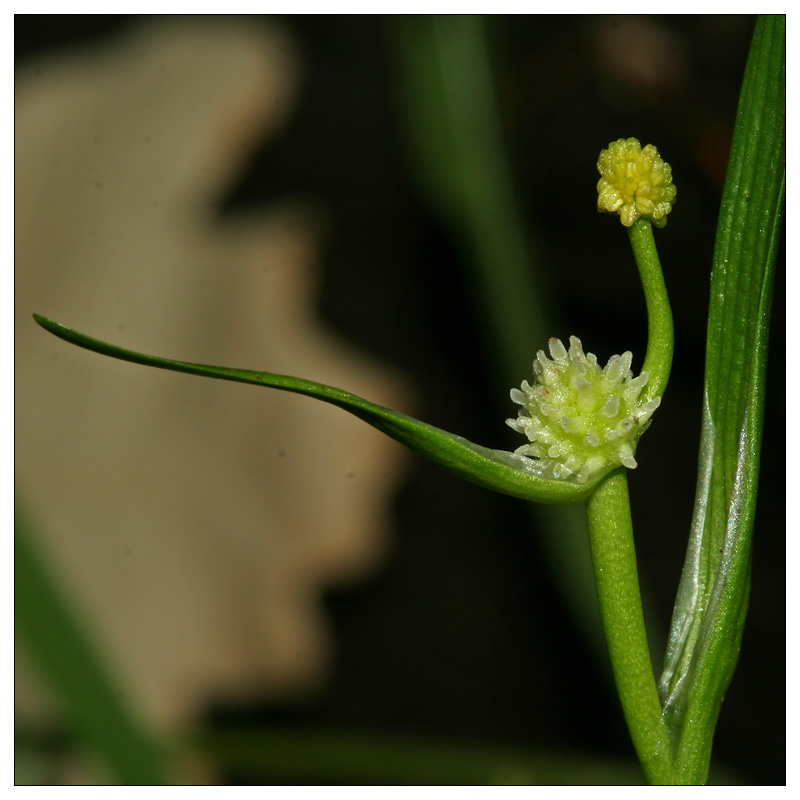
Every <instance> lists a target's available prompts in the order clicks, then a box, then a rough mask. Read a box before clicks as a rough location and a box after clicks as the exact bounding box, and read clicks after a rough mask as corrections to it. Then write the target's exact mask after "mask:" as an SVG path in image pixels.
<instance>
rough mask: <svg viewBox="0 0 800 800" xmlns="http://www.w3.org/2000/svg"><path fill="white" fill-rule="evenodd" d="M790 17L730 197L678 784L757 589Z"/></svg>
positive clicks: (714, 314)
mask: <svg viewBox="0 0 800 800" xmlns="http://www.w3.org/2000/svg"><path fill="white" fill-rule="evenodd" d="M785 27H786V22H785V17H783V16H780V15H779V16H764V17H760V18H759V20H758V22H757V24H756V29H755V34H754V37H753V43H752V47H751V50H750V56H749V59H748V62H747V68H746V72H745V79H744V83H743V86H742V93H741V97H740V101H739V110H738V115H737V120H736V129H735V133H734V140H733V146H732V148H731V156H730V164H729V167H728V174H727V178H726V182H725V190H724V193H723V199H722V209H721V212H720V219H719V226H718V229H717V242H716V249H715V253H714V267H713V273H712V281H711V308H710V313H709V324H708V342H707V350H706V376H705V402H704V405H705V408H704V412H703V425H702V444H701V451H700V465H699V478H698V489H697V498H696V503H695V512H694V520H693V524H692V535H691V539H690V543H689V549H688V553H687V559H686V564H685V566H684V571H683V576H682V578H681V584H680V587H679V590H678V597H677V601H676V605H675V612H674V616H673V621H672V630H671V634H670V642H669V645H668V648H667V655H666V660H665V670H664V674H663V675H662V678H661V682H660V691H661V695H662V699H663V701H664V703H665V712H666V717H667V720H668V722H669V724H670V726H671V727H672V729H673V733H674V739H675V742H676V746H677V747H676V751H677V756H676V762H675V765H674V769H673V773H674V778H675V782H676V783H703V782H704V781H705V780H706V776H707V773H708V765H709V760H710V754H711V744H712V739H713V735H714V729H715V726H716V722H717V717H718V715H719V711H720V707H721V704H722V700H723V697H724V695H725V692H726V690H727V688H728V685H729V683H730V681H731V678H732V676H733V672H734V669H735V667H736V662H737V659H738V654H739V645H740V641H741V637H742V630H743V626H744V619H745V615H746V612H747V603H748V595H749V588H750V560H751V550H752V536H753V521H754V515H755V506H756V492H757V487H758V472H759V457H760V449H761V433H762V427H763V419H764V399H765V392H766V388H765V373H766V357H767V339H768V332H769V321H770V302H771V298H772V286H773V282H774V272H775V262H776V254H777V250H778V247H779V244H780V239H781V233H782V210H783V199H784V190H785V181H786V168H785V147H786V145H785V114H786V111H785V38H786V35H785Z"/></svg>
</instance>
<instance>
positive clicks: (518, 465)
mask: <svg viewBox="0 0 800 800" xmlns="http://www.w3.org/2000/svg"><path fill="white" fill-rule="evenodd" d="M33 316H34V319H35V320H36V322H38V323H39V325H41V326H42V327H43V328H45V329H46V330H48V331H50V332H51V333H53V334H55V335H56V336H58V337H60V338H61V339H64V340H66V341H68V342H71V343H73V344H76V345H78V346H79V347H84V348H86V349H87V350H92V351H94V352H96V353H101V354H103V355H106V356H111V357H112V358H118V359H121V360H123V361H131V362H133V363H134V364H143V365H145V366H149V367H159V368H161V369H168V370H174V371H175V372H187V373H189V374H191V375H202V376H204V377H207V378H219V379H220V380H226V381H237V382H239V383H251V384H255V385H256V386H268V387H271V388H273V389H282V390H283V391H286V392H295V393H297V394H303V395H308V396H309V397H314V398H316V399H317V400H322V401H323V402H324V403H330V404H331V405H334V406H338V407H339V408H343V409H344V410H345V411H349V412H350V413H351V414H354V415H355V416H357V417H359V418H360V419H362V420H364V421H365V422H367V423H368V424H370V425H372V426H373V427H374V428H377V429H378V430H380V431H383V433H385V434H387V436H391V438H392V439H395V440H397V441H398V442H400V443H401V444H404V445H406V446H407V447H409V448H411V449H412V450H413V451H414V452H416V453H418V454H419V455H421V456H424V457H425V458H428V459H430V460H431V461H433V462H434V463H435V464H438V465H439V466H441V467H444V468H445V469H446V470H448V471H450V472H452V473H453V474H455V475H458V476H459V477H461V478H464V479H466V480H468V481H472V482H473V483H477V484H478V485H479V486H483V487H485V488H487V489H492V490H494V491H496V492H501V493H503V494H509V495H512V496H513V497H519V498H521V499H523V500H533V501H536V502H539V503H554V504H561V503H578V502H581V501H582V500H585V499H586V498H587V497H588V496H589V495H590V494H591V492H592V490H593V489H594V487H595V486H596V485H597V483H598V481H599V480H600V478H602V477H603V476H602V475H599V476H597V477H596V478H594V479H593V480H590V481H588V482H586V483H583V484H578V483H572V482H571V481H569V480H555V479H551V478H550V477H548V476H547V474H546V471H545V469H544V467H543V466H542V465H540V463H539V462H538V461H535V460H533V459H530V458H526V457H524V456H518V455H515V454H514V453H510V452H507V451H505V450H490V449H489V448H487V447H481V446H480V445H477V444H473V443H472V442H469V441H467V440H466V439H464V438H462V437H461V436H456V435H455V434H452V433H448V432H447V431H443V430H441V429H440V428H435V427H434V426H433V425H428V424H426V423H424V422H420V421H419V420H417V419H414V418H412V417H408V416H406V415H405V414H400V413H399V412H397V411H392V410H391V409H388V408H384V407H383V406H379V405H376V404H375V403H370V402H369V401H368V400H364V399H363V398H361V397H358V396H357V395H354V394H351V393H350V392H346V391H344V390H343V389H337V388H335V387H333V386H326V385H325V384H322V383H315V382H314V381H308V380H304V379H302V378H293V377H290V376H288V375H275V374H273V373H271V372H256V371H254V370H249V369H231V368H229V367H214V366H207V365H204V364H192V363H188V362H185V361H174V360H172V359H167V358H158V357H156V356H149V355H144V354H143V353H136V352H134V351H132V350H126V349H124V348H122V347H117V346H116V345H113V344H108V343H106V342H102V341H100V340H98V339H93V338H91V337H90V336H86V335H85V334H83V333H79V332H78V331H75V330H72V329H71V328H68V327H66V326H65V325H62V324H60V323H58V322H54V321H53V320H51V319H47V317H42V316H40V315H38V314H34V315H33Z"/></svg>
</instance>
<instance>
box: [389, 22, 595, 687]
mask: <svg viewBox="0 0 800 800" xmlns="http://www.w3.org/2000/svg"><path fill="white" fill-rule="evenodd" d="M498 19H499V18H498ZM497 21H498V20H494V19H492V20H488V19H486V18H485V17H482V16H481V15H471V14H461V15H460V14H455V15H449V16H448V15H436V14H431V15H425V16H408V15H406V16H398V17H396V18H395V20H394V24H395V34H396V52H397V64H398V72H399V79H400V81H399V83H400V85H401V87H402V103H403V105H402V111H403V113H402V119H403V121H404V122H405V123H406V126H407V129H408V131H407V139H408V142H409V145H410V151H411V152H410V156H411V160H412V163H413V166H415V167H416V174H417V176H418V178H419V181H420V183H421V185H422V186H423V189H424V190H425V192H426V195H427V196H428V198H429V202H430V203H431V205H432V206H433V207H434V208H435V209H436V211H437V213H438V215H439V216H440V218H441V219H442V221H443V222H444V223H445V224H446V225H447V227H448V229H449V230H450V231H451V232H452V234H453V236H454V237H455V239H456V240H457V241H458V243H459V244H460V245H461V248H462V251H463V263H464V266H465V268H466V271H467V278H468V281H469V283H470V284H471V289H472V297H473V298H474V306H475V308H476V311H477V312H478V313H479V320H478V322H479V324H480V325H481V327H482V334H483V341H484V342H485V345H484V348H483V352H482V353H481V354H480V355H482V356H483V358H484V359H485V361H486V366H487V371H488V372H489V374H492V375H493V377H494V378H495V380H496V382H497V385H498V388H499V389H500V390H501V391H502V394H498V397H499V398H500V399H501V400H502V401H504V402H506V403H507V402H508V389H509V388H510V387H512V386H518V385H519V383H520V381H521V380H522V379H523V378H525V377H529V376H530V372H531V362H532V361H533V359H534V357H535V354H536V351H537V350H538V349H539V348H543V347H545V344H546V342H547V341H548V339H549V338H550V337H551V336H553V335H555V332H556V331H557V330H558V328H559V324H558V323H557V321H556V320H555V309H554V308H553V304H552V297H551V296H550V295H551V294H552V293H548V291H547V290H546V287H545V284H546V283H547V281H545V280H544V279H543V276H544V275H545V274H546V273H547V272H548V268H547V265H546V264H545V263H544V259H543V257H542V255H541V250H542V248H541V246H537V245H538V240H539V236H538V232H537V231H536V230H535V225H533V224H532V223H531V221H530V220H526V219H524V215H523V214H522V213H521V211H520V204H519V201H518V198H517V196H516V193H515V188H514V179H513V174H512V170H511V169H510V166H509V161H508V156H507V153H506V147H505V143H504V141H503V126H502V120H501V117H500V113H499V103H498V97H497V91H496V88H495V85H494V75H493V70H492V63H491V62H492V52H491V48H490V44H489V28H490V27H491V26H492V23H494V22H497ZM499 27H500V28H501V29H502V27H503V22H502V20H500V21H499ZM594 156H595V154H594V153H591V154H589V156H588V159H587V168H588V169H592V168H593V165H592V160H593V159H594ZM500 413H504V412H502V411H501V412H500ZM529 513H530V516H531V518H532V520H533V523H534V526H535V529H536V530H537V533H538V540H539V541H540V543H541V545H542V547H543V552H544V554H545V557H546V559H547V561H548V565H549V567H550V571H551V572H552V573H553V574H554V576H555V578H556V580H557V582H558V584H559V586H560V589H561V595H562V598H563V600H564V602H565V604H566V606H567V607H568V609H569V610H570V613H571V614H572V617H573V620H574V622H575V624H576V626H577V627H578V628H579V629H580V630H581V632H582V634H583V636H584V639H585V640H586V642H587V644H588V645H589V646H590V648H591V650H592V651H593V653H594V655H595V657H596V659H597V663H598V664H599V665H601V667H600V668H601V669H607V663H608V659H607V655H606V645H605V641H604V639H603V635H602V627H601V623H600V612H599V607H598V603H597V595H596V593H595V590H594V573H593V570H592V564H591V557H590V554H589V544H588V541H589V537H588V534H587V531H586V516H585V514H584V511H583V509H582V508H579V507H577V506H541V505H532V506H530V507H529ZM609 678H610V672H609Z"/></svg>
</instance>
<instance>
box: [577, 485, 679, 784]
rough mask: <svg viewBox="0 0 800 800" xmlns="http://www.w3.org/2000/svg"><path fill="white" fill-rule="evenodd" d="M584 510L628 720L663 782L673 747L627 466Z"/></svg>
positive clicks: (654, 775)
mask: <svg viewBox="0 0 800 800" xmlns="http://www.w3.org/2000/svg"><path fill="white" fill-rule="evenodd" d="M586 513H587V517H588V521H589V539H590V542H591V547H592V563H593V565H594V572H595V582H596V584H597V596H598V599H599V601H600V613H601V616H602V619H603V630H604V631H605V635H606V641H607V643H608V652H609V656H610V657H611V667H612V670H613V672H614V680H615V682H616V685H617V692H618V693H619V697H620V701H621V703H622V710H623V713H624V714H625V721H626V722H627V724H628V730H629V731H630V734H631V739H632V740H633V746H634V748H635V749H636V754H637V756H638V757H639V761H640V763H641V765H642V768H643V770H644V773H645V776H646V777H647V780H648V782H649V783H651V784H665V783H667V782H668V780H669V773H670V762H671V754H670V746H669V739H668V735H667V728H666V725H665V723H664V720H663V718H662V708H661V701H660V700H659V697H658V689H657V687H656V679H655V674H654V672H653V665H652V662H651V661H650V650H649V648H648V644H647V631H646V629H645V625H644V614H643V613H642V601H641V594H640V592H639V575H638V570H637V567H636V551H635V549H634V543H633V524H632V522H631V512H630V502H629V498H628V478H627V475H626V473H625V470H624V469H620V470H616V471H614V472H612V473H611V474H610V475H608V476H607V477H606V478H605V479H604V480H603V481H601V483H600V484H599V486H598V487H597V489H596V490H595V492H594V493H593V494H592V496H591V497H590V498H589V500H587V502H586Z"/></svg>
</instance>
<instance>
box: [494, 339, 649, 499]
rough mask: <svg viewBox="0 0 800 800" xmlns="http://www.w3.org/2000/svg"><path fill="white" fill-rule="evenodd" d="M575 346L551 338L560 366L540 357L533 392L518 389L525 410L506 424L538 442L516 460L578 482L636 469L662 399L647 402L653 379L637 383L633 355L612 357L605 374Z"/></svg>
mask: <svg viewBox="0 0 800 800" xmlns="http://www.w3.org/2000/svg"><path fill="white" fill-rule="evenodd" d="M569 344H570V346H569V351H567V349H566V348H565V347H564V345H563V344H562V342H561V340H560V339H550V355H551V356H552V360H551V359H549V358H548V357H547V356H546V355H545V354H544V351H543V350H540V351H539V352H538V353H537V355H536V360H535V361H534V362H533V371H534V373H535V381H534V384H533V386H531V385H530V384H529V383H528V382H527V381H523V382H522V388H521V390H520V389H512V390H511V399H512V400H513V401H514V402H515V403H519V404H520V405H521V406H522V408H521V409H520V411H519V416H518V417H517V419H509V420H506V423H507V424H508V425H509V426H510V427H511V428H513V429H514V430H515V431H517V432H518V433H523V434H525V436H527V437H528V440H529V442H530V444H526V445H523V446H522V447H519V448H518V449H517V450H516V453H517V454H519V455H524V456H530V457H532V458H534V459H538V460H539V461H541V462H543V466H547V467H548V472H549V473H550V474H552V476H553V477H555V478H560V479H572V480H575V481H577V482H578V483H586V481H587V480H589V478H591V477H593V476H594V475H596V474H597V473H598V472H605V471H608V470H609V469H613V468H614V467H618V466H620V465H622V466H625V467H628V468H629V469H634V468H635V467H636V459H635V458H634V457H633V456H634V451H635V449H636V443H637V441H638V438H639V436H640V435H641V434H642V433H643V432H644V430H645V429H646V428H647V427H648V426H649V424H650V417H651V416H652V414H653V412H654V411H655V410H656V409H657V408H658V406H659V405H660V404H661V398H660V397H656V398H654V399H653V400H648V401H647V402H645V403H641V404H640V403H639V395H640V394H641V391H642V389H643V388H644V386H645V385H646V384H647V380H648V377H649V376H648V374H647V373H646V372H643V373H642V374H641V375H639V377H638V378H634V377H633V373H632V372H631V369H630V366H631V361H632V359H633V356H632V355H631V354H630V352H626V353H623V354H622V355H621V356H611V358H610V359H609V360H608V364H606V366H605V367H602V368H601V367H600V366H599V365H598V363H597V357H596V356H595V355H594V354H593V353H584V352H583V347H582V346H581V341H580V339H578V338H577V336H571V337H570V340H569Z"/></svg>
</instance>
